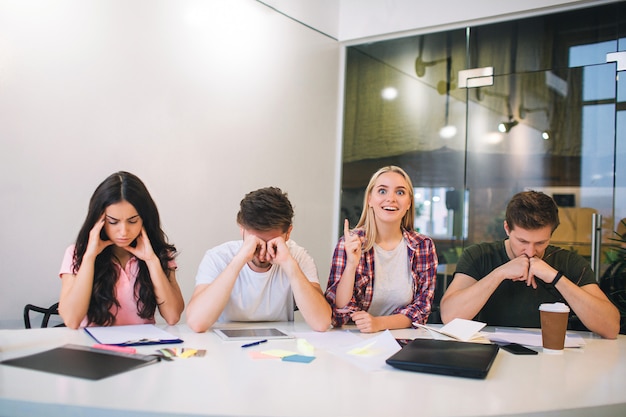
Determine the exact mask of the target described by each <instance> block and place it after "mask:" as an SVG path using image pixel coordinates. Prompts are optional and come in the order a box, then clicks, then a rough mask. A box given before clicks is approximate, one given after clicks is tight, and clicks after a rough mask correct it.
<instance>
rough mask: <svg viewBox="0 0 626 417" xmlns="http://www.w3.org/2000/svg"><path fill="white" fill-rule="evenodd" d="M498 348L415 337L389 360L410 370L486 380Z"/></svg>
mask: <svg viewBox="0 0 626 417" xmlns="http://www.w3.org/2000/svg"><path fill="white" fill-rule="evenodd" d="M498 349H499V347H498V345H495V344H484V343H470V342H458V341H452V340H435V339H414V340H412V341H411V342H410V343H408V344H407V345H406V346H405V347H403V348H402V349H400V350H399V351H398V352H397V353H395V354H394V355H392V356H391V357H389V358H388V359H387V361H386V362H387V364H389V365H391V366H393V367H394V368H398V369H404V370H407V371H414V372H425V373H431V374H441V375H452V376H460V377H465V378H478V379H484V378H485V377H486V376H487V373H489V369H491V365H492V364H493V361H494V359H495V358H496V355H497V354H498Z"/></svg>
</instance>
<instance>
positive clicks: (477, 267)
mask: <svg viewBox="0 0 626 417" xmlns="http://www.w3.org/2000/svg"><path fill="white" fill-rule="evenodd" d="M543 260H544V261H545V262H546V263H547V264H548V265H550V266H552V267H553V268H554V269H556V270H558V271H561V272H563V275H565V276H566V277H567V278H568V279H569V280H570V281H572V282H573V283H575V284H576V285H578V286H579V287H582V286H583V285H588V284H596V280H595V277H594V274H593V271H592V270H591V265H590V264H589V262H587V260H585V258H583V257H582V256H580V255H578V254H576V253H574V252H571V251H568V250H565V249H561V248H559V247H556V246H548V247H547V248H546V251H545V254H544V256H543ZM508 261H509V257H508V255H507V254H506V248H505V246H504V241H499V242H489V243H480V244H477V245H472V246H470V247H468V248H467V249H466V250H465V251H464V252H463V254H462V255H461V257H460V259H459V261H458V263H457V265H456V271H455V273H463V274H465V275H469V276H470V277H472V278H474V279H476V280H477V281H478V280H481V279H482V278H483V277H485V276H487V275H488V274H489V273H490V272H491V271H493V270H494V269H496V268H497V267H499V266H500V265H503V264H505V263H507V262H508ZM536 282H537V289H533V287H532V286H526V282H525V281H511V280H510V279H505V280H504V281H502V283H501V284H500V286H498V288H496V290H495V291H494V293H493V294H492V295H491V297H489V300H487V303H486V304H485V306H484V307H483V308H482V310H481V311H480V312H479V313H478V315H477V316H476V318H475V320H478V321H482V322H484V323H487V325H490V326H511V327H541V321H540V319H539V305H540V304H542V303H555V302H563V303H564V302H565V300H564V299H563V297H562V296H561V294H560V293H559V292H558V291H557V290H556V288H554V287H553V286H552V285H551V284H546V283H544V282H543V281H542V280H541V279H539V278H537V279H536Z"/></svg>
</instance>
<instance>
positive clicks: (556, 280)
mask: <svg viewBox="0 0 626 417" xmlns="http://www.w3.org/2000/svg"><path fill="white" fill-rule="evenodd" d="M562 276H563V272H561V271H558V272H557V273H556V276H555V277H554V279H553V280H552V286H553V287H554V286H555V285H556V283H557V282H559V280H560V279H561V277H562Z"/></svg>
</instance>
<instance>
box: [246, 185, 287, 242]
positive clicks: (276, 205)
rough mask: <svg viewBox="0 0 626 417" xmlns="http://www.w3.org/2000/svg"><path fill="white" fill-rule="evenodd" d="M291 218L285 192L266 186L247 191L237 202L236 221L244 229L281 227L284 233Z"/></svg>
mask: <svg viewBox="0 0 626 417" xmlns="http://www.w3.org/2000/svg"><path fill="white" fill-rule="evenodd" d="M292 219H293V207H292V205H291V202H290V201H289V198H287V193H283V192H282V191H281V189H280V188H277V187H266V188H260V189H258V190H256V191H252V192H249V193H248V194H246V196H245V197H244V198H243V200H241V202H240V203H239V213H237V223H239V225H240V226H243V227H245V228H246V229H252V230H258V231H267V230H275V229H281V230H282V231H283V233H286V232H287V231H288V230H289V227H290V226H291V223H292Z"/></svg>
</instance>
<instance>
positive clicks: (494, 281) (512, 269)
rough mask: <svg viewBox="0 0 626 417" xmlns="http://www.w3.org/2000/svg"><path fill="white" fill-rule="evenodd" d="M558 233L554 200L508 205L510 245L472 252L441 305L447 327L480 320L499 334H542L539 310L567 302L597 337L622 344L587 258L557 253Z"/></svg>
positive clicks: (528, 197)
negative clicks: (503, 329)
mask: <svg viewBox="0 0 626 417" xmlns="http://www.w3.org/2000/svg"><path fill="white" fill-rule="evenodd" d="M558 225H559V214H558V207H557V206H556V204H555V202H554V200H553V199H552V198H551V197H549V196H547V195H546V194H543V193H541V192H537V191H525V192H521V193H518V194H516V195H515V196H513V198H512V199H511V201H510V202H509V204H508V206H507V209H506V215H505V221H504V230H505V231H506V234H507V236H508V239H505V240H504V241H499V242H491V243H480V244H477V245H473V246H470V247H468V248H467V249H466V250H465V251H464V252H463V254H462V255H461V258H460V259H459V261H458V263H457V266H456V271H455V273H454V279H453V281H452V283H451V284H450V286H449V287H448V289H447V290H446V293H445V294H444V296H443V298H442V299H441V306H440V308H441V318H442V320H443V322H444V323H447V322H449V321H451V320H452V319H454V318H464V319H474V318H475V319H476V320H480V321H483V322H485V323H487V324H488V325H492V326H513V327H540V326H541V323H540V319H539V305H540V304H542V303H554V302H564V303H566V304H568V305H569V307H570V309H571V311H572V313H573V314H576V315H577V316H578V318H579V319H580V321H581V322H582V323H583V324H584V325H585V326H586V327H587V328H588V329H589V330H590V331H592V332H595V333H597V334H599V335H600V336H602V337H605V338H608V339H615V338H616V337H617V334H618V332H619V325H620V317H619V312H618V310H617V308H616V307H615V306H614V305H613V304H612V303H611V302H610V301H609V299H608V298H607V297H606V295H605V294H604V293H603V292H602V290H601V289H600V287H599V286H598V284H597V283H596V281H595V278H594V275H593V271H592V270H591V266H590V265H589V263H588V262H587V261H586V260H585V259H584V258H583V257H581V256H580V255H578V254H576V253H574V252H571V251H568V250H564V249H561V248H558V247H556V246H551V245H550V237H551V236H552V232H554V230H555V229H556V228H557V226H558Z"/></svg>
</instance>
